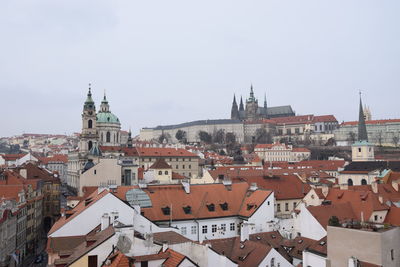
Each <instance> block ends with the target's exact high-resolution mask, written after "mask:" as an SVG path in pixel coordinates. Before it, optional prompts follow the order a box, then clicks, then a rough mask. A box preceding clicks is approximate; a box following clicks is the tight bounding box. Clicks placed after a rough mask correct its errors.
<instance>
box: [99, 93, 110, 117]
mask: <svg viewBox="0 0 400 267" xmlns="http://www.w3.org/2000/svg"><path fill="white" fill-rule="evenodd" d="M100 110H101V112H110V105H109V104H108V100H107V97H106V89H104V97H103V101H101V105H100Z"/></svg>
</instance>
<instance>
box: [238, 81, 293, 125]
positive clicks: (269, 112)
mask: <svg viewBox="0 0 400 267" xmlns="http://www.w3.org/2000/svg"><path fill="white" fill-rule="evenodd" d="M291 116H295V112H294V111H293V110H292V107H291V106H290V105H287V106H278V107H268V106H267V97H266V96H264V106H259V105H258V99H257V98H255V96H254V91H253V85H251V87H250V97H249V98H248V99H247V100H246V108H245V107H244V105H243V99H242V97H241V98H240V105H239V107H238V105H237V102H236V96H235V95H234V96H233V103H232V109H231V119H232V120H242V121H243V120H247V121H252V120H259V119H269V118H277V117H291Z"/></svg>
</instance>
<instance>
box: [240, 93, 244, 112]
mask: <svg viewBox="0 0 400 267" xmlns="http://www.w3.org/2000/svg"><path fill="white" fill-rule="evenodd" d="M239 111H244V105H243V97H242V96H240V106H239Z"/></svg>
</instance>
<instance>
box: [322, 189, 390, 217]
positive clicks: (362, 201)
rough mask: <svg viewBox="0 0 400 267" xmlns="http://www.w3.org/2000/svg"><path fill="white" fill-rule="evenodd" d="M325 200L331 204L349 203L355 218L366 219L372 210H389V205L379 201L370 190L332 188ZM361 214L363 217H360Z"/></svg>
mask: <svg viewBox="0 0 400 267" xmlns="http://www.w3.org/2000/svg"><path fill="white" fill-rule="evenodd" d="M326 200H330V201H331V203H332V204H345V203H348V204H350V205H351V207H352V210H353V212H354V214H355V216H356V219H357V220H359V221H361V220H362V219H364V221H368V220H369V218H370V217H371V215H372V213H373V212H374V211H383V210H389V207H388V206H387V205H385V204H382V203H380V202H379V199H378V196H377V195H375V194H373V193H372V192H371V191H353V190H341V189H336V188H332V189H330V190H329V192H328V195H327V196H326ZM361 214H363V217H364V218H361Z"/></svg>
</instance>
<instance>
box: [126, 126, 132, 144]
mask: <svg viewBox="0 0 400 267" xmlns="http://www.w3.org/2000/svg"><path fill="white" fill-rule="evenodd" d="M132 146H133V142H132V131H131V127H129V132H128V142H127V147H132Z"/></svg>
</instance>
